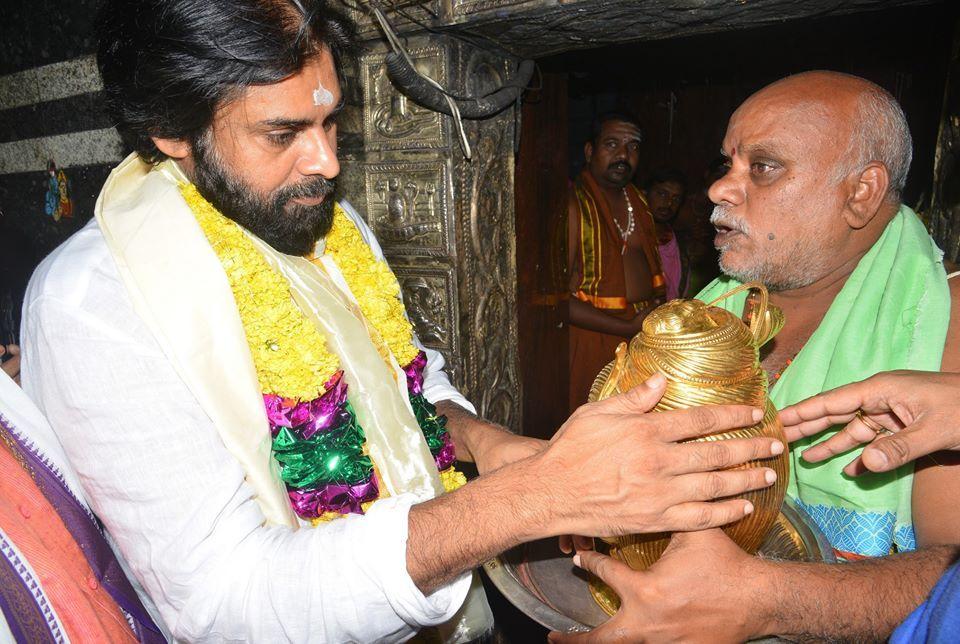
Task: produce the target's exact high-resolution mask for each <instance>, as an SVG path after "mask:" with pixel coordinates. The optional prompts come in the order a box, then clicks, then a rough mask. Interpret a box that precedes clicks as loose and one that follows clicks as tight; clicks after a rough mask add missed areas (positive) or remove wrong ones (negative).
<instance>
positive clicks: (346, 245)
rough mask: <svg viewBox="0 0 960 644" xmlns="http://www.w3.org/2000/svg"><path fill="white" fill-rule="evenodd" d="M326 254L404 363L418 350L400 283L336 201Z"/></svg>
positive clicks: (362, 307)
mask: <svg viewBox="0 0 960 644" xmlns="http://www.w3.org/2000/svg"><path fill="white" fill-rule="evenodd" d="M326 254H328V255H330V256H331V257H332V258H333V261H334V262H336V264H337V268H339V269H340V272H341V273H342V274H343V279H344V280H346V282H347V286H349V287H350V290H351V291H352V292H353V294H354V296H355V297H357V301H358V302H359V304H360V310H361V311H362V312H363V315H364V317H366V318H367V320H369V321H370V323H371V324H372V325H373V328H375V329H376V330H377V332H378V333H379V334H380V337H381V338H383V341H384V342H385V343H386V344H387V347H389V348H390V351H391V352H392V353H393V355H394V356H396V358H397V362H399V363H400V366H401V367H403V366H406V365H408V364H410V362H411V361H412V360H413V359H414V358H416V357H417V353H418V352H419V351H420V350H419V349H418V348H417V347H416V346H415V345H414V344H413V325H412V324H410V321H409V320H407V318H406V316H405V315H404V310H403V303H402V302H400V284H399V283H398V282H397V278H396V276H395V275H394V274H393V271H391V270H390V267H389V266H387V263H386V262H384V261H383V260H378V259H377V258H376V256H374V254H373V251H372V250H371V249H370V246H368V245H367V243H366V242H365V241H363V237H362V236H361V235H360V231H359V230H357V227H356V226H355V225H354V224H353V222H352V221H350V218H349V217H347V215H346V213H344V212H343V210H342V209H341V208H340V205H339V204H337V205H336V206H335V208H334V216H333V226H332V227H331V228H330V232H329V233H328V234H327V247H326Z"/></svg>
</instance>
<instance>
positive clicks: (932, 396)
mask: <svg viewBox="0 0 960 644" xmlns="http://www.w3.org/2000/svg"><path fill="white" fill-rule="evenodd" d="M858 410H862V411H863V414H864V415H865V416H866V417H867V418H868V419H870V420H872V421H874V422H875V423H878V424H880V425H882V426H883V427H884V428H885V431H884V432H880V433H877V432H875V431H874V430H873V429H871V428H870V427H868V426H867V425H866V424H865V423H864V422H863V421H862V420H861V419H860V418H858V417H857V415H856V413H857V411H858ZM780 420H781V421H782V422H783V427H784V431H785V433H786V435H787V440H789V441H791V442H792V441H795V440H798V439H800V438H803V437H805V436H813V435H815V434H818V433H820V432H822V431H824V430H825V429H828V428H830V427H833V426H834V425H841V424H845V425H846V426H845V427H844V428H843V429H842V430H840V431H839V432H837V433H836V434H834V435H833V436H831V437H830V438H828V439H827V440H825V441H823V442H822V443H819V444H818V445H815V446H813V447H811V448H809V449H807V450H805V451H804V452H803V458H804V460H806V461H809V462H811V463H817V462H820V461H823V460H825V459H828V458H830V457H832V456H835V455H836V454H841V453H843V452H846V451H847V450H850V449H853V448H854V447H857V446H859V445H862V444H864V443H868V445H867V447H866V448H865V449H864V450H863V451H862V452H861V453H860V455H859V456H857V457H856V458H855V459H853V460H852V461H851V462H850V463H849V464H848V465H847V466H846V467H845V468H844V472H845V473H846V474H848V475H851V476H856V475H857V474H861V473H863V472H864V471H865V470H869V471H872V472H888V471H890V470H893V469H896V468H898V467H900V466H901V465H904V464H905V463H909V462H910V461H914V460H916V459H918V458H920V457H921V456H926V455H927V454H931V453H933V452H936V451H940V450H946V449H952V450H956V449H960V374H956V373H938V372H926V371H890V372H886V373H880V374H877V375H875V376H873V377H871V378H868V379H866V380H864V381H862V382H855V383H853V384H850V385H846V386H843V387H839V388H837V389H834V390H832V391H828V392H825V393H822V394H819V395H817V396H814V397H812V398H808V399H807V400H804V401H803V402H799V403H797V404H796V405H791V406H790V407H787V408H786V409H784V410H783V411H781V412H780ZM884 434H888V435H884Z"/></svg>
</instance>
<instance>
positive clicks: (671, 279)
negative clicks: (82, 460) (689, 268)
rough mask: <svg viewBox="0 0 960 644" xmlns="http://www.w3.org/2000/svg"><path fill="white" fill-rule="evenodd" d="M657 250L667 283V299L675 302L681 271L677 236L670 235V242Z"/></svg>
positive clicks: (677, 295)
mask: <svg viewBox="0 0 960 644" xmlns="http://www.w3.org/2000/svg"><path fill="white" fill-rule="evenodd" d="M659 248H660V261H661V262H662V263H663V275H664V278H665V279H666V281H667V299H668V300H675V299H677V298H678V297H680V276H681V274H682V271H683V268H682V265H681V263H680V246H679V245H678V244H677V236H676V235H672V236H671V237H670V241H668V242H667V243H665V244H660V246H659Z"/></svg>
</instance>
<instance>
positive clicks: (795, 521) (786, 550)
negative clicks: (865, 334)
mask: <svg viewBox="0 0 960 644" xmlns="http://www.w3.org/2000/svg"><path fill="white" fill-rule="evenodd" d="M760 555H761V556H764V557H769V558H772V559H773V558H776V559H786V560H800V561H826V562H834V561H836V559H835V558H834V556H833V550H832V549H831V548H830V546H829V544H828V543H827V541H826V538H825V537H824V536H823V534H822V533H821V532H820V530H819V529H818V528H817V527H816V525H815V524H814V523H813V520H812V519H810V517H809V516H808V515H807V514H806V513H805V512H803V511H802V510H800V509H798V508H797V507H796V506H795V505H794V504H793V503H792V502H791V501H790V500H789V499H788V500H785V501H784V504H783V506H782V508H781V513H780V520H778V521H777V523H776V524H775V525H774V527H773V529H771V531H770V533H769V534H768V536H767V538H766V540H765V541H764V543H763V545H762V546H761V548H760ZM483 569H484V571H485V572H486V573H487V576H488V577H490V580H491V581H492V582H493V583H494V585H495V586H496V587H497V588H498V589H499V590H500V592H501V593H503V595H504V597H506V598H507V599H508V600H509V601H510V602H511V603H512V604H513V605H514V606H516V607H517V608H518V609H519V610H520V611H522V612H523V613H525V614H526V615H527V616H528V617H530V618H531V619H533V620H534V621H536V622H538V623H539V624H541V625H543V626H545V627H546V628H548V629H550V630H554V631H561V632H583V631H587V630H590V629H591V628H596V627H597V626H599V625H600V624H602V623H603V622H605V621H606V620H607V619H609V617H608V613H607V612H606V611H604V610H603V609H602V608H601V607H600V606H599V605H598V604H597V602H596V601H595V600H594V596H593V594H592V593H591V590H590V579H589V577H588V576H587V574H586V573H585V572H584V571H583V570H581V569H579V568H576V567H575V566H574V565H573V563H572V562H571V561H570V555H565V554H563V553H562V552H560V549H559V547H558V546H557V540H556V539H543V540H540V541H535V542H533V543H528V544H524V545H522V546H518V547H516V548H513V549H511V550H509V551H507V552H505V553H503V554H502V555H500V556H499V557H497V558H496V559H493V560H491V561H489V562H487V563H486V564H484V567H483Z"/></svg>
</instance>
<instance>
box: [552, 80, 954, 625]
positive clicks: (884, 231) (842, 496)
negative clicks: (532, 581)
mask: <svg viewBox="0 0 960 644" xmlns="http://www.w3.org/2000/svg"><path fill="white" fill-rule="evenodd" d="M911 148H912V143H911V139H910V133H909V130H908V128H907V123H906V120H905V118H904V115H903V112H902V110H901V109H900V107H899V105H897V103H896V101H895V100H894V99H893V97H892V96H890V95H889V94H888V93H887V92H886V91H884V90H883V89H881V88H880V87H877V86H876V85H874V84H872V83H870V82H868V81H865V80H863V79H860V78H856V77H852V76H847V75H844V74H838V73H831V72H811V73H806V74H800V75H797V76H792V77H789V78H786V79H784V80H781V81H779V82H777V83H774V84H773V85H770V86H769V87H766V88H764V89H763V90H761V91H759V92H757V93H756V94H754V95H753V96H751V97H750V98H749V99H748V100H747V101H746V102H745V103H744V104H743V105H741V106H740V108H739V109H738V110H737V111H736V112H735V113H734V114H733V116H732V117H731V119H730V123H729V125H728V128H727V133H726V136H725V138H724V141H723V147H722V149H723V154H724V156H726V157H727V158H728V160H729V171H728V172H727V174H726V175H725V176H724V177H723V178H721V179H719V180H718V181H717V182H716V183H714V184H713V186H712V187H711V188H710V199H711V201H713V202H714V204H716V208H715V210H714V213H713V215H712V218H711V220H712V222H713V223H714V226H715V227H716V229H717V235H716V239H715V244H716V247H717V249H718V250H719V252H720V268H721V269H722V270H723V272H724V274H725V275H724V276H723V277H721V278H720V279H718V280H716V281H715V282H713V283H712V284H710V285H709V286H707V288H706V289H705V290H704V291H703V292H702V293H701V294H700V295H699V297H700V298H701V299H704V300H711V299H713V298H715V297H717V296H718V295H721V294H723V293H725V292H727V291H729V290H731V289H733V288H735V287H736V286H738V285H739V284H740V283H742V282H746V281H752V280H759V281H762V282H764V283H766V284H767V285H768V287H769V288H770V290H771V301H773V302H774V303H775V304H777V305H778V306H780V307H781V308H782V309H783V311H784V314H785V317H786V320H787V322H786V325H785V327H784V329H783V331H781V333H780V334H779V335H778V336H777V337H776V339H775V340H774V341H773V342H772V343H771V344H770V345H769V346H768V347H765V349H766V350H765V352H764V353H763V354H762V355H761V359H762V363H763V366H764V368H765V369H766V370H767V373H768V374H769V376H770V385H771V388H770V396H771V399H772V400H773V402H774V404H776V405H777V407H778V408H783V407H786V406H788V405H791V404H793V403H796V402H799V401H800V400H803V399H805V398H808V397H810V396H812V395H815V394H817V393H819V392H821V391H824V390H826V389H830V388H833V387H837V386H840V385H844V384H847V383H850V382H855V381H859V380H862V379H864V378H867V377H869V376H871V375H873V374H874V373H877V372H879V371H886V370H891V369H916V370H922V371H939V370H941V369H942V370H944V371H958V370H960V314H958V313H957V309H958V307H957V306H955V303H956V301H957V298H958V297H960V285H958V283H957V282H960V280H954V281H953V282H952V283H951V282H948V280H947V277H946V274H945V271H944V269H943V265H942V262H941V256H942V253H941V252H940V251H939V249H937V248H936V246H935V245H934V243H933V241H932V240H931V239H930V237H929V235H928V234H927V232H926V230H925V229H924V227H923V225H922V224H921V223H920V221H919V219H918V218H917V216H916V215H915V214H914V212H913V211H912V210H910V209H909V208H908V207H906V206H904V205H903V204H902V203H901V201H900V194H901V191H902V189H903V186H904V183H905V181H906V176H907V171H908V169H909V166H910V161H911V154H912V152H911ZM747 305H748V303H747V302H746V301H745V298H744V297H741V298H738V299H737V298H730V299H728V300H727V301H726V302H725V303H724V306H727V307H728V308H729V309H730V310H733V311H735V312H737V313H738V314H741V313H742V312H743V310H744V308H745V306H747ZM951 305H953V306H951ZM839 429H840V428H839V427H837V428H834V429H833V430H831V431H827V432H825V433H823V434H820V435H817V436H812V437H809V438H803V439H800V440H797V441H796V442H795V443H793V444H792V445H791V476H790V482H789V486H788V489H787V494H788V495H789V496H791V497H792V498H793V499H795V500H796V502H797V504H798V505H799V506H800V507H802V508H804V509H805V510H806V511H807V513H808V514H809V515H810V516H811V517H812V518H813V520H814V521H815V522H816V523H817V524H818V525H819V526H820V528H821V529H822V530H823V532H824V534H825V535H826V536H827V538H828V540H829V541H830V544H831V546H832V547H833V549H834V551H835V554H836V555H837V557H838V558H839V559H841V560H846V561H847V562H848V563H846V564H845V565H828V564H812V563H786V562H773V561H765V560H762V559H758V558H755V557H750V556H747V555H746V554H745V553H744V552H743V551H742V550H740V549H739V548H737V547H736V545H735V544H733V542H732V541H730V540H729V539H728V538H727V537H726V536H725V534H724V533H723V532H720V531H719V530H712V531H705V532H700V533H691V534H684V535H678V536H676V537H675V538H674V539H673V541H672V543H671V545H670V547H669V548H668V549H667V551H666V553H665V554H664V556H663V558H662V559H661V560H660V561H659V562H658V563H657V564H656V565H654V566H653V567H652V568H651V569H650V570H649V571H646V572H643V573H632V572H625V571H624V570H623V569H621V568H619V567H618V566H617V564H616V562H613V561H612V560H610V559H607V558H603V557H601V556H600V555H595V554H593V553H590V554H584V555H582V557H581V558H580V559H578V560H577V561H578V562H581V563H583V565H584V566H585V567H588V568H590V569H591V570H594V571H597V572H599V573H600V574H601V576H605V577H609V578H610V580H611V581H613V583H614V585H615V587H617V588H618V590H620V591H621V595H622V597H623V609H622V610H621V613H620V614H618V615H617V616H616V617H615V618H614V619H613V620H611V622H610V623H608V625H606V626H604V627H603V628H601V629H599V630H598V631H596V632H595V633H593V634H590V635H588V636H586V637H584V638H583V639H584V640H586V641H603V640H604V639H608V638H609V639H617V638H620V639H623V638H626V639H627V640H639V639H643V640H645V641H660V640H671V641H690V640H700V641H704V640H706V641H713V642H716V641H742V640H747V639H751V638H757V637H762V636H767V635H782V636H788V637H799V638H806V637H812V638H816V639H820V638H826V639H834V638H837V639H845V640H846V639H853V640H856V641H873V640H880V639H886V638H887V637H889V635H890V633H891V631H892V630H893V628H894V627H895V625H896V624H897V623H898V622H900V621H901V620H902V619H903V618H904V617H905V616H906V615H907V614H908V613H909V612H910V611H911V610H912V609H913V608H914V607H916V606H917V605H918V604H919V603H920V602H921V601H922V600H923V598H924V596H925V595H926V593H927V592H928V591H929V590H930V588H931V587H932V586H933V584H934V582H935V581H936V579H937V578H938V577H939V576H940V575H941V574H942V573H943V571H944V570H945V569H946V568H947V567H948V566H949V565H950V563H951V562H952V561H953V560H955V559H956V558H957V556H958V554H960V548H957V547H956V545H954V544H957V543H958V542H960V504H958V502H957V501H958V495H957V490H960V465H957V464H956V463H957V460H956V459H955V458H950V457H949V456H943V455H937V457H936V459H937V460H936V462H933V461H930V460H924V459H921V460H919V461H917V462H916V463H915V464H907V465H904V466H902V467H900V468H897V469H896V470H894V471H892V472H882V473H876V472H869V473H866V474H864V475H863V476H859V477H851V476H849V474H848V473H845V472H844V471H843V469H844V467H845V466H846V465H847V463H848V462H849V460H850V458H851V457H852V455H851V454H850V453H846V454H841V455H837V456H835V457H832V458H827V459H825V460H823V461H821V462H818V463H810V462H806V461H803V460H801V459H800V454H801V452H803V451H804V450H806V449H807V448H809V447H811V446H812V445H814V444H818V443H819V442H821V441H824V440H827V439H829V438H830V436H832V435H833V434H835V433H836V432H837V431H839ZM854 455H855V454H854ZM614 578H615V579H614ZM554 639H555V640H566V638H560V637H557V636H554ZM575 641H580V640H579V639H576V640H575Z"/></svg>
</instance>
